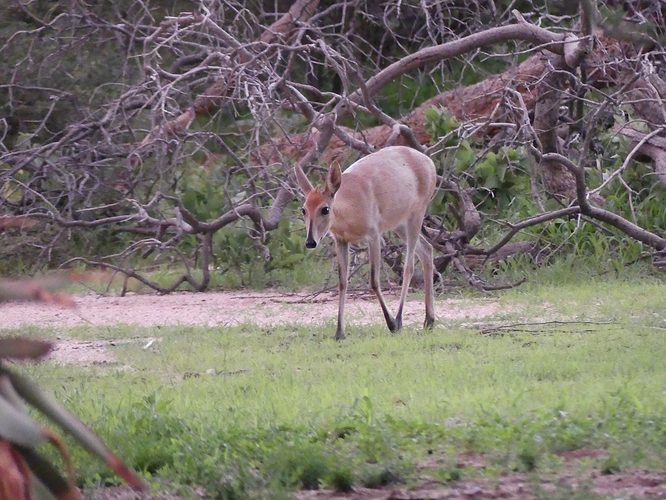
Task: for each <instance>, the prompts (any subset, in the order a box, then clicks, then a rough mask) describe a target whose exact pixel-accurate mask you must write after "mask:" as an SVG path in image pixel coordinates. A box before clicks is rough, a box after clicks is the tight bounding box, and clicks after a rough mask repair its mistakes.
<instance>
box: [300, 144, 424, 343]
mask: <svg viewBox="0 0 666 500" xmlns="http://www.w3.org/2000/svg"><path fill="white" fill-rule="evenodd" d="M294 170H295V174H296V180H297V181H298V186H299V188H300V189H301V191H302V192H303V194H304V195H305V204H304V205H303V210H302V211H303V215H304V216H305V226H306V228H307V237H306V240H305V246H306V247H307V248H309V249H313V248H316V247H317V245H318V244H319V242H320V241H321V240H322V238H323V237H324V236H326V234H327V233H329V232H330V233H331V234H332V235H333V239H334V240H335V251H336V254H337V261H338V280H339V285H338V288H339V299H338V300H339V307H338V328H337V331H336V333H335V338H336V340H341V339H344V338H345V324H344V314H345V300H346V292H347V282H348V280H349V244H350V243H356V242H359V241H362V240H365V241H366V242H367V245H368V255H369V260H370V286H371V287H372V290H373V292H374V293H375V295H376V296H377V299H378V300H379V304H380V306H381V308H382V312H383V313H384V318H385V319H386V325H387V326H388V329H389V330H390V331H391V332H396V331H398V330H400V328H402V311H403V307H404V305H405V299H406V297H407V292H408V289H409V284H410V282H411V280H412V276H413V274H414V254H416V256H417V257H418V259H419V260H420V261H421V265H422V266H423V273H424V276H425V322H424V328H430V327H432V325H433V323H434V322H435V311H434V309H435V308H434V299H433V282H432V276H433V260H432V253H433V252H432V246H431V245H430V243H428V242H427V241H426V239H425V238H424V237H423V235H422V234H421V225H422V223H423V218H424V216H425V212H426V209H427V207H428V203H430V199H431V198H432V196H433V194H434V192H435V185H436V182H437V174H436V171H435V164H434V163H433V162H432V160H431V159H430V158H428V157H427V156H426V155H425V154H423V153H420V152H419V151H416V150H415V149H411V148H409V147H406V146H392V147H387V148H384V149H381V150H380V151H377V152H376V153H372V154H370V155H368V156H366V157H364V158H361V159H360V160H358V161H357V162H355V163H354V164H352V165H351V166H350V167H349V168H347V169H346V170H345V171H344V173H343V172H342V171H341V169H340V166H339V165H338V164H334V165H332V166H331V167H330V168H329V170H328V173H327V175H326V181H325V184H324V187H323V188H319V187H316V188H313V187H312V184H310V181H309V180H308V178H307V177H306V175H305V173H304V172H303V170H302V169H301V168H300V166H298V165H297V166H296V167H294ZM388 231H394V232H395V233H396V234H397V235H398V236H399V237H400V239H402V240H403V241H404V242H405V244H406V246H407V251H406V260H405V266H404V269H403V274H402V289H401V292H400V305H399V307H398V312H397V314H396V315H395V318H394V317H393V316H392V315H391V313H390V312H389V310H388V307H386V302H385V301H384V297H383V295H382V291H381V288H380V285H379V276H380V274H379V272H380V267H381V260H382V259H381V241H382V235H383V234H384V233H386V232H388Z"/></svg>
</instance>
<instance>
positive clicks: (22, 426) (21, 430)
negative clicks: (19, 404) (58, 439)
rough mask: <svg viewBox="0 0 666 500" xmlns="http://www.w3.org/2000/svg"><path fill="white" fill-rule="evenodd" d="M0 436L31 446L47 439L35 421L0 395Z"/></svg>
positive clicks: (33, 446)
mask: <svg viewBox="0 0 666 500" xmlns="http://www.w3.org/2000/svg"><path fill="white" fill-rule="evenodd" d="M0 437H2V438H3V439H6V440H7V441H10V442H11V443H14V444H17V445H21V446H28V447H31V448H35V447H37V446H39V445H40V444H42V443H44V442H45V441H46V440H47V437H46V435H45V434H44V432H43V431H42V429H41V428H40V427H39V425H37V423H36V422H35V421H33V420H32V419H31V418H30V417H29V416H28V415H27V414H25V413H24V412H23V411H21V410H19V409H18V408H16V407H14V406H13V405H12V404H10V403H9V402H8V401H7V400H6V399H5V398H3V397H0Z"/></svg>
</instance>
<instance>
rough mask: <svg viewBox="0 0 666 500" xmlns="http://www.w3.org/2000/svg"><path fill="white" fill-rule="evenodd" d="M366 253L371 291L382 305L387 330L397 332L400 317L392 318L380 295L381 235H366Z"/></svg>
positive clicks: (400, 324) (399, 326) (400, 323)
mask: <svg viewBox="0 0 666 500" xmlns="http://www.w3.org/2000/svg"><path fill="white" fill-rule="evenodd" d="M368 255H369V257H370V286H371V287H372V291H373V292H375V295H376V296H377V300H379V305H380V306H382V312H383V313H384V319H385V320H386V326H388V329H389V331H391V332H397V331H398V330H400V328H402V318H399V319H398V318H396V319H394V318H393V316H392V315H391V313H390V312H389V310H388V307H386V302H385V301H384V296H383V295H382V289H381V286H380V283H379V273H380V270H381V265H382V250H381V237H380V236H376V237H368Z"/></svg>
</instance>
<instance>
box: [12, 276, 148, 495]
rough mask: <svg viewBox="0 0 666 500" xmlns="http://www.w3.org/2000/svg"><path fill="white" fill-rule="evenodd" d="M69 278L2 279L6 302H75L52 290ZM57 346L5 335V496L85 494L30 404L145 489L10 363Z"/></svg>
mask: <svg viewBox="0 0 666 500" xmlns="http://www.w3.org/2000/svg"><path fill="white" fill-rule="evenodd" d="M69 278H70V277H68V276H60V277H55V279H54V278H52V279H42V280H30V281H28V280H24V281H20V282H14V283H0V302H7V301H11V300H26V299H27V300H41V301H44V302H53V303H59V304H63V305H66V306H71V305H73V303H72V302H71V299H69V298H68V297H67V296H65V295H61V294H54V293H53V292H52V291H51V290H50V289H52V288H57V287H58V285H62V283H65V282H68V281H69ZM79 279H80V277H79ZM51 347H52V346H51V344H50V343H48V342H43V341H39V340H30V339H27V338H21V337H8V338H0V497H1V498H3V499H12V500H29V499H32V498H36V499H40V500H41V499H44V500H47V499H54V498H59V499H78V498H81V496H80V494H79V492H78V490H77V489H76V484H75V476H74V469H73V468H72V464H71V461H70V458H69V453H68V451H67V448H66V447H65V446H64V444H63V442H62V440H61V438H60V437H59V436H58V435H57V434H55V433H54V432H53V431H51V430H50V429H48V428H46V427H43V426H41V425H40V424H38V423H37V422H36V421H35V420H34V419H33V418H32V417H31V415H30V414H29V412H28V411H27V408H26V406H25V403H28V404H30V405H31V406H32V407H33V408H34V409H35V410H36V411H37V412H38V413H39V414H40V415H43V416H44V417H47V418H48V419H50V420H51V421H52V422H53V423H54V424H56V425H57V426H58V427H59V428H60V429H62V430H63V431H64V432H66V433H67V434H69V435H70V436H72V438H73V439H74V440H75V441H76V443H77V444H78V445H80V446H81V447H82V448H84V449H85V450H86V451H87V452H89V453H91V454H93V455H95V456H97V457H98V458H100V459H101V460H103V461H104V462H106V464H108V466H109V467H111V469H112V470H113V471H114V472H115V473H116V474H118V475H119V476H120V477H122V478H123V479H124V480H125V481H127V482H128V483H129V484H130V485H131V486H132V487H133V488H135V489H137V490H145V489H146V485H145V484H144V483H143V482H142V481H141V480H140V479H139V478H137V477H136V476H135V475H134V473H133V472H132V471H130V470H129V469H128V468H127V466H126V465H125V464H124V463H122V462H121V461H120V460H119V459H118V458H116V457H115V456H114V455H113V454H112V453H111V451H110V450H109V449H108V448H107V447H106V446H105V445H104V444H103V443H102V441H100V440H99V438H98V437H97V436H96V435H95V434H94V433H92V432H91V431H90V430H89V429H88V428H87V427H86V426H85V425H84V424H83V422H81V421H80V420H79V419H77V418H76V417H75V416H74V415H72V414H71V413H70V412H69V411H68V410H66V409H65V408H64V407H63V406H61V405H60V404H59V403H57V402H56V401H55V400H53V399H52V398H51V397H50V396H48V395H47V394H46V392H45V391H43V390H42V389H41V388H40V387H39V386H38V385H37V384H35V383H34V382H33V381H32V380H31V379H30V378H28V377H26V376H24V375H22V374H19V373H18V372H17V371H15V370H14V369H13V368H10V367H9V366H8V361H9V360H26V359H32V360H35V359H38V358H40V357H42V356H43V355H44V354H46V353H47V352H48V351H49V350H50V349H51ZM45 443H50V444H52V445H53V446H54V447H55V448H56V449H57V451H58V452H59V453H60V455H61V457H62V459H63V461H64V462H65V464H66V467H67V479H65V478H64V477H63V475H62V474H61V473H60V471H59V470H58V469H57V468H56V467H54V465H52V463H51V462H50V461H48V460H46V459H45V458H44V457H43V456H42V455H41V454H40V452H39V451H38V450H39V447H40V446H41V445H43V444H45Z"/></svg>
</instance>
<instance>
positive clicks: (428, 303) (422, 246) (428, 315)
mask: <svg viewBox="0 0 666 500" xmlns="http://www.w3.org/2000/svg"><path fill="white" fill-rule="evenodd" d="M416 256H417V257H418V258H419V260H420V261H421V266H423V282H424V283H425V321H424V322H423V328H432V326H433V324H434V323H435V298H434V286H433V282H432V280H433V274H434V269H435V266H434V264H433V260H432V245H431V244H430V243H428V241H427V240H426V239H425V237H424V236H423V235H422V234H420V235H419V239H418V242H417V243H416Z"/></svg>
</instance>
